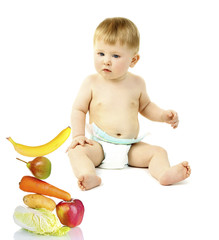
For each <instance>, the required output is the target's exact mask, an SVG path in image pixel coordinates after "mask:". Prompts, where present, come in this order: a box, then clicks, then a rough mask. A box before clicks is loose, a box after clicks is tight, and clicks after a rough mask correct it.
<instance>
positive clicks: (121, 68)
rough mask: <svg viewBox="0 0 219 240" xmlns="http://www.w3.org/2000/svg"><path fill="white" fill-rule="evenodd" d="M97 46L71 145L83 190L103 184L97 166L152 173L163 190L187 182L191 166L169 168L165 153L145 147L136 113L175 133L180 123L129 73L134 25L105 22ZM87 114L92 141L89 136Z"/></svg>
mask: <svg viewBox="0 0 219 240" xmlns="http://www.w3.org/2000/svg"><path fill="white" fill-rule="evenodd" d="M93 46H94V64H95V68H96V71H97V73H96V74H93V75H90V76H88V77H87V78H86V79H85V80H84V82H83V83H82V86H81V88H80V90H79V93H78V95H77V97H76V99H75V102H74V104H73V108H72V114H71V123H72V137H73V140H72V143H71V145H70V146H69V147H68V149H67V152H68V156H69V158H70V162H71V165H72V168H73V171H74V174H75V176H76V177H77V179H78V185H79V187H80V188H81V189H82V190H88V189H91V188H94V187H97V186H99V185H100V184H101V178H100V177H99V176H97V174H96V171H95V167H97V166H99V167H103V168H110V169H121V168H123V167H125V166H126V165H129V166H133V167H139V168H148V169H149V172H150V173H151V175H152V176H153V177H154V178H155V179H157V180H158V181H159V183H160V184H162V185H171V184H174V183H177V182H180V181H182V180H184V179H186V178H187V177H189V175H190V173H191V169H190V167H189V164H188V162H186V161H184V162H182V163H180V164H178V165H175V166H172V167H171V166H170V163H169V161H168V156H167V152H166V151H165V150H164V149H163V148H161V147H158V146H153V145H150V144H147V143H144V142H142V141H141V140H142V138H143V137H139V136H138V134H139V121H138V113H140V114H141V115H143V116H144V117H146V118H148V119H150V120H152V121H158V122H166V123H168V124H170V125H171V126H172V127H173V128H176V127H177V126H178V123H179V119H178V115H177V113H176V112H175V111H173V110H163V109H161V108H159V107H158V106H157V105H155V104H154V103H153V102H151V100H150V98H149V96H148V94H147V91H146V86H145V82H144V80H143V79H142V78H141V77H139V76H137V75H134V74H132V73H130V72H128V69H129V68H130V67H131V68H133V67H134V66H135V64H136V63H137V62H138V61H139V54H138V51H139V32H138V29H137V27H136V26H135V24H134V23H133V22H131V21H130V20H128V19H126V18H108V19H105V20H104V21H103V22H101V23H100V24H99V26H98V27H97V29H96V31H95V34H94V42H93ZM88 112H89V123H90V125H89V126H88V128H87V129H88V132H89V133H90V135H91V137H90V138H87V137H86V136H85V127H86V126H85V122H86V114H87V113H88Z"/></svg>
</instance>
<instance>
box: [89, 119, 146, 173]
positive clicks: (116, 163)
mask: <svg viewBox="0 0 219 240" xmlns="http://www.w3.org/2000/svg"><path fill="white" fill-rule="evenodd" d="M87 130H88V132H89V133H90V135H91V138H92V139H93V140H95V141H97V142H98V143H100V144H101V146H102V148H103V152H104V157H105V158H104V160H103V161H102V163H101V164H100V166H99V167H100V168H107V169H122V168H124V167H125V166H127V164H128V152H129V150H130V147H131V145H132V144H133V143H137V142H140V141H141V140H142V139H143V138H144V136H142V137H139V138H137V139H119V138H115V137H112V136H110V135H108V134H107V133H105V132H104V131H102V130H101V129H100V128H98V127H97V126H96V125H95V124H94V123H92V124H89V125H88V126H87Z"/></svg>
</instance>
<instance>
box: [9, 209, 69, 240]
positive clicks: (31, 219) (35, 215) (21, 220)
mask: <svg viewBox="0 0 219 240" xmlns="http://www.w3.org/2000/svg"><path fill="white" fill-rule="evenodd" d="M13 217H14V221H15V223H16V224H17V225H18V226H20V227H22V228H24V229H26V230H28V231H30V232H33V233H37V234H42V235H53V236H63V235H64V234H66V233H67V232H68V231H69V230H70V228H69V227H62V225H61V223H60V221H59V219H58V218H57V217H56V216H55V215H54V214H53V213H52V212H51V211H49V210H46V209H44V208H38V209H32V208H26V207H22V206H18V207H16V209H15V211H14V216H13Z"/></svg>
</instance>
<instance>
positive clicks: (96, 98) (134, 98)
mask: <svg viewBox="0 0 219 240" xmlns="http://www.w3.org/2000/svg"><path fill="white" fill-rule="evenodd" d="M139 98H140V92H138V91H136V90H135V89H116V88H113V89H111V88H106V89H96V90H95V91H93V96H92V101H93V103H94V104H95V105H98V106H106V107H108V106H111V107H112V106H113V107H138V105H139Z"/></svg>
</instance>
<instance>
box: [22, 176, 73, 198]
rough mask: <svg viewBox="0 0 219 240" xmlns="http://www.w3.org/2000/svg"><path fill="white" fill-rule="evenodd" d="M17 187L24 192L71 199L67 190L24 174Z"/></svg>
mask: <svg viewBox="0 0 219 240" xmlns="http://www.w3.org/2000/svg"><path fill="white" fill-rule="evenodd" d="M19 187H20V189H21V190H23V191H25V192H33V193H38V194H42V195H47V196H50V197H56V198H59V199H63V200H65V201H70V200H71V195H70V194H69V193H68V192H66V191H63V190H62V189H59V188H57V187H55V186H53V185H51V184H49V183H47V182H45V181H42V180H40V179H37V178H35V177H31V176H24V177H23V178H22V179H21V181H20V183H19Z"/></svg>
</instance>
